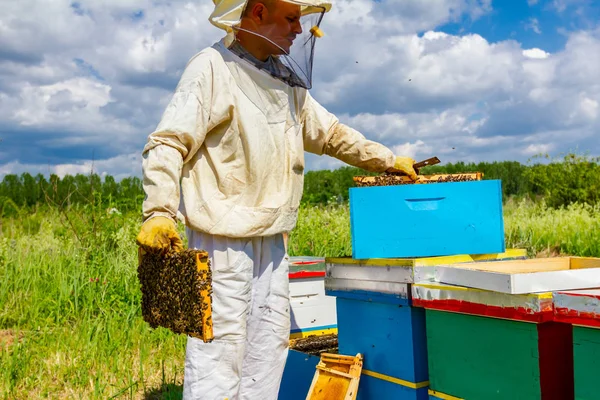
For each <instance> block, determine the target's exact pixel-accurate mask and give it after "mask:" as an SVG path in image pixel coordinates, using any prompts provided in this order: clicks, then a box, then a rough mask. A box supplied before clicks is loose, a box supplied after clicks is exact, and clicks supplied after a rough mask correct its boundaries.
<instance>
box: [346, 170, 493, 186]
mask: <svg viewBox="0 0 600 400" xmlns="http://www.w3.org/2000/svg"><path fill="white" fill-rule="evenodd" d="M352 179H353V180H354V183H356V185H357V186H358V187H361V186H390V185H405V184H424V183H444V182H466V181H480V180H482V179H483V173H481V172H468V173H464V174H435V175H419V176H418V178H417V181H412V180H411V179H410V178H409V177H408V176H405V175H379V176H355V177H353V178H352Z"/></svg>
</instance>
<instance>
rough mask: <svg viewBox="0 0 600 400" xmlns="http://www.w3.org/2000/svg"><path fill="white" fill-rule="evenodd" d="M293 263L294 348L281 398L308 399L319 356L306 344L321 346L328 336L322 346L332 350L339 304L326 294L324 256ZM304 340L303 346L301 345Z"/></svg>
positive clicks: (293, 258)
mask: <svg viewBox="0 0 600 400" xmlns="http://www.w3.org/2000/svg"><path fill="white" fill-rule="evenodd" d="M289 264H290V274H289V277H290V317H291V330H290V345H291V349H290V351H289V353H288V360H287V364H286V367H285V370H284V373H283V378H282V382H281V389H280V391H279V398H280V399H282V400H283V399H285V400H296V399H297V400H304V399H306V394H307V393H308V390H309V388H310V384H311V382H312V379H313V375H314V373H315V368H316V365H317V363H318V362H319V357H318V356H317V355H313V354H309V353H308V352H306V347H311V348H312V349H314V348H319V346H320V343H319V340H320V339H322V338H326V339H327V340H326V342H327V343H325V344H327V345H328V346H327V348H323V349H320V350H327V351H329V350H330V342H331V336H333V335H336V334H337V315H336V305H335V297H330V296H326V295H325V284H324V280H325V259H324V258H321V257H291V258H290V263H289ZM310 341H313V343H309V342H310ZM300 342H301V343H302V344H303V346H301V348H300V349H299V348H298V347H299V346H298V343H300ZM307 344H308V346H307Z"/></svg>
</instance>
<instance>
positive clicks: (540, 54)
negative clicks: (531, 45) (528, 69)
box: [523, 48, 550, 59]
mask: <svg viewBox="0 0 600 400" xmlns="http://www.w3.org/2000/svg"><path fill="white" fill-rule="evenodd" d="M523 55H524V56H525V57H527V58H535V59H544V58H548V57H549V56H550V53H546V52H545V51H544V50H542V49H537V48H535V49H527V50H523Z"/></svg>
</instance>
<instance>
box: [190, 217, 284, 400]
mask: <svg viewBox="0 0 600 400" xmlns="http://www.w3.org/2000/svg"><path fill="white" fill-rule="evenodd" d="M187 235H188V242H189V248H191V249H201V250H206V251H208V253H209V257H210V261H211V269H212V278H213V295H212V306H213V313H212V318H213V330H214V336H215V340H214V341H213V342H212V343H204V342H202V341H201V340H198V339H195V338H191V337H188V342H187V349H186V357H185V376H184V384H183V399H184V400H224V399H229V400H276V399H277V394H278V392H279V385H280V382H281V377H282V375H283V369H284V366H285V362H286V359H287V354H288V346H289V337H290V304H289V276H288V271H289V265H288V256H287V253H286V250H285V247H284V242H283V235H277V236H270V237H260V238H251V239H232V238H227V237H219V236H212V235H208V234H204V233H200V232H195V231H191V230H189V229H188V230H187Z"/></svg>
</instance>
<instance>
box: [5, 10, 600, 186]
mask: <svg viewBox="0 0 600 400" xmlns="http://www.w3.org/2000/svg"><path fill="white" fill-rule="evenodd" d="M211 10H212V2H210V1H187V0H170V1H165V0H104V1H99V0H95V1H94V0H80V1H77V2H72V1H70V0H55V1H52V2H47V1H43V0H19V1H16V0H14V1H8V2H7V1H4V2H0V139H1V141H0V176H2V175H5V174H9V173H21V172H25V171H27V172H30V173H38V172H41V173H45V174H48V173H58V174H60V175H63V174H67V173H71V174H72V173H78V172H83V173H87V172H89V171H90V169H91V168H92V166H93V168H94V170H95V171H96V172H99V173H108V174H111V175H114V176H116V177H117V178H122V177H126V176H131V175H138V176H139V175H140V174H141V149H142V147H143V145H144V143H145V140H146V137H147V135H148V134H149V133H150V132H152V130H153V129H154V128H155V127H156V124H157V123H158V121H159V119H160V117H161V114H162V112H163V110H164V108H165V106H166V104H167V103H168V101H169V99H170V97H171V95H172V92H173V89H174V88H175V85H176V84H177V81H178V79H179V76H180V75H181V72H182V70H183V68H184V66H185V64H186V62H187V60H188V59H189V58H190V57H192V56H193V55H194V54H195V53H196V52H198V51H200V50H201V49H202V48H204V47H206V46H209V45H211V44H212V43H213V42H215V41H217V40H219V39H220V37H221V36H222V32H221V31H219V30H218V29H216V28H215V27H213V26H212V25H210V24H209V23H208V21H207V17H208V15H209V14H210V12H211ZM599 21H600V2H599V1H597V0H545V1H544V0H539V1H535V0H502V1H498V0H418V1H417V0H380V1H373V0H338V1H336V2H335V3H334V7H333V9H332V11H331V12H330V13H329V14H328V15H327V16H326V18H325V20H324V22H323V25H322V27H323V30H324V31H325V37H324V38H323V39H320V40H319V42H318V44H317V48H316V61H315V71H314V88H313V90H312V94H313V96H314V97H315V98H316V99H317V100H318V101H319V102H321V103H322V104H323V105H324V106H325V107H326V108H328V109H329V110H331V111H333V112H334V113H336V115H338V116H339V117H340V119H341V120H342V121H343V122H345V123H347V124H349V125H351V126H352V127H354V128H356V129H358V130H359V131H361V132H362V133H363V134H364V135H365V136H367V137H368V138H370V139H373V140H376V141H379V142H381V143H384V144H385V145H387V146H389V147H390V148H391V149H392V150H394V151H395V152H396V153H397V154H402V155H409V156H412V157H415V158H418V159H424V158H427V157H430V156H434V155H436V156H438V157H440V158H441V159H442V161H443V162H454V161H460V160H462V161H467V162H468V161H493V160H518V161H522V162H527V160H528V159H529V158H530V157H531V156H533V155H535V154H537V153H546V152H547V153H550V154H551V155H560V154H561V153H564V152H568V151H571V150H577V149H578V150H580V151H588V152H589V153H591V154H592V155H600V142H599V141H598V134H599V133H600V24H599ZM341 165H342V164H341V163H340V162H339V161H337V160H334V159H331V158H329V157H316V156H312V155H307V168H308V169H309V170H310V169H322V168H337V167H339V166H341Z"/></svg>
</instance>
